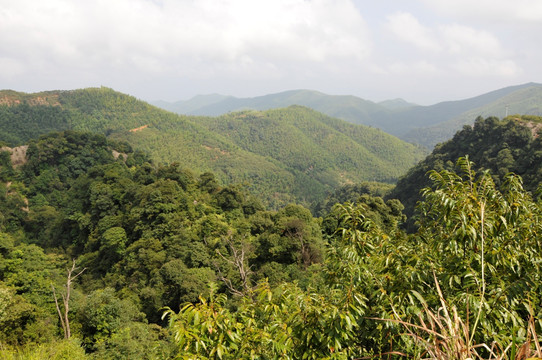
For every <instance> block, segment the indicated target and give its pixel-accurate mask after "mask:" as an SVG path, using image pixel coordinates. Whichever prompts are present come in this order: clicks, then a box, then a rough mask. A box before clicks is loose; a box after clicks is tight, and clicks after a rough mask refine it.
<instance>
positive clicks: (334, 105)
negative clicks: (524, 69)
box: [153, 83, 542, 149]
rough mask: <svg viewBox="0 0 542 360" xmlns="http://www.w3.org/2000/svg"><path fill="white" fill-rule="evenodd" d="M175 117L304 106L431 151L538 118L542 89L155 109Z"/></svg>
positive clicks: (291, 98)
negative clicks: (500, 122) (424, 99)
mask: <svg viewBox="0 0 542 360" xmlns="http://www.w3.org/2000/svg"><path fill="white" fill-rule="evenodd" d="M153 104H154V105H156V106H159V107H162V108H164V109H167V110H169V111H173V112H176V113H179V114H190V115H204V116H218V115H221V114H225V113H228V112H234V111H240V110H246V109H254V110H267V109H272V108H281V107H287V106H290V105H302V106H306V107H309V108H312V109H314V110H317V111H319V112H322V113H324V114H327V115H329V116H332V117H336V118H340V119H343V120H346V121H349V122H352V123H355V124H363V125H368V126H372V127H376V128H379V129H381V130H383V131H385V132H387V133H389V134H392V135H395V136H397V137H399V138H400V139H403V140H405V141H408V142H412V143H416V144H420V145H422V146H424V147H426V148H428V149H432V148H433V147H434V146H435V145H436V144H437V143H440V142H443V141H445V140H447V139H449V138H451V137H452V136H453V134H454V133H455V132H456V131H458V130H460V129H461V128H462V126H463V125H467V124H472V123H473V122H474V119H476V117H478V116H482V117H487V116H497V117H504V116H506V115H508V114H521V115H540V114H542V108H541V105H540V104H542V84H537V83H527V84H522V85H517V86H510V87H506V88H502V89H499V90H495V91H491V92H488V93H486V94H482V95H479V96H476V97H472V98H468V99H464V100H455V101H444V102H440V103H438V104H434V105H430V106H422V105H416V104H412V103H408V102H406V101H405V100H402V99H395V100H387V101H383V102H379V103H376V102H372V101H369V100H364V99H361V98H359V97H355V96H350V95H348V96H342V95H341V96H337V95H327V94H324V93H321V92H317V91H312V90H291V91H285V92H281V93H276V94H270V95H264V96H258V97H252V98H236V97H233V96H224V95H218V94H213V95H199V96H196V97H194V98H192V99H190V100H186V101H177V102H164V101H158V102H154V103H153Z"/></svg>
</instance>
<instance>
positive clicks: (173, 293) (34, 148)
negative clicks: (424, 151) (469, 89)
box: [0, 118, 542, 360]
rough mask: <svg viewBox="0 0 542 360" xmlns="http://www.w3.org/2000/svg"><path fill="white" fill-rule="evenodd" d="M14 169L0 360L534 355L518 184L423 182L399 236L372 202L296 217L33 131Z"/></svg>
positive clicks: (0, 158) (87, 136)
mask: <svg viewBox="0 0 542 360" xmlns="http://www.w3.org/2000/svg"><path fill="white" fill-rule="evenodd" d="M526 120H529V119H523V120H520V121H526ZM530 120H538V119H530ZM516 125H518V126H516ZM209 126H210V125H209ZM530 126H531V128H532V129H533V130H535V129H536V127H537V123H534V122H533V123H531V124H530ZM474 127H475V128H477V129H476V130H475V129H471V130H470V131H468V130H467V129H465V130H464V131H466V133H465V134H462V135H459V134H458V135H456V137H458V139H459V140H463V142H464V143H468V142H472V141H473V140H476V139H479V140H480V136H481V134H482V133H483V132H486V133H487V132H491V133H492V134H493V135H494V136H498V135H499V134H500V136H501V138H500V140H501V144H502V141H503V140H506V141H508V142H509V144H510V148H509V150H510V151H511V152H512V153H513V154H512V155H511V157H512V158H513V159H516V158H514V156H515V155H514V154H515V150H514V149H515V148H514V147H513V146H516V145H525V146H527V145H529V143H531V146H530V148H529V149H530V150H531V151H532V152H533V153H538V152H539V153H541V154H542V151H539V150H537V149H538V148H537V147H536V146H535V145H534V143H535V142H537V141H539V140H538V139H537V140H532V134H531V133H530V132H525V131H524V130H525V129H526V127H525V126H523V125H519V124H518V121H517V120H511V121H509V122H506V121H502V122H501V121H499V120H496V119H491V118H490V119H486V120H478V121H477V123H476V125H475V126H474ZM479 130H480V131H479ZM529 131H530V130H529ZM475 133H476V134H478V135H477V136H468V135H469V134H470V135H473V134H475ZM472 144H473V145H472V146H474V147H476V146H481V145H483V141H482V140H480V141H478V142H476V141H474V142H472ZM497 147H498V146H496V145H495V146H494V149H493V148H491V147H489V148H488V150H487V151H486V152H487V154H486V156H487V157H488V158H493V153H494V152H492V151H490V149H493V150H495V151H497ZM500 152H501V151H497V154H499V153H500ZM26 154H27V156H26V162H25V163H24V164H22V165H19V166H16V167H14V166H12V162H11V159H12V157H11V156H10V155H11V150H8V151H0V357H1V358H5V359H29V360H30V359H53V360H61V359H77V360H84V359H131V360H139V359H149V360H150V359H179V358H181V359H183V358H184V359H214V360H217V359H223V360H237V359H292V360H294V359H296V360H297V359H341V360H346V359H361V358H422V357H423V358H431V359H446V358H448V354H450V350H449V349H454V350H453V351H454V354H459V355H458V356H457V357H455V358H458V359H461V358H465V357H469V358H473V359H474V358H480V359H491V358H495V357H498V358H502V359H514V360H526V359H528V358H533V357H535V356H536V357H541V356H542V351H541V350H540V346H539V340H538V339H540V334H542V323H541V321H540V319H541V318H542V301H541V299H540V294H542V282H541V281H540V274H541V272H542V258H541V254H542V251H541V249H542V242H541V240H540V234H541V233H542V203H541V202H540V200H539V199H536V198H533V197H532V195H531V194H530V193H529V192H527V191H525V190H524V189H523V187H522V183H521V179H520V178H519V177H517V176H513V175H509V176H507V177H506V178H505V179H504V181H501V178H500V177H498V176H495V177H492V176H491V173H485V172H476V171H475V170H474V166H473V164H472V163H470V162H469V161H468V160H467V159H465V158H460V159H459V160H458V161H457V163H456V169H457V171H446V170H443V171H441V172H435V171H433V172H431V173H430V179H431V183H432V188H431V189H430V190H427V191H426V192H425V193H424V198H423V203H422V205H421V207H420V209H421V212H420V217H419V224H420V226H419V228H418V229H417V230H416V232H415V233H413V234H406V233H404V232H403V231H402V230H401V229H400V228H399V224H400V222H401V221H402V220H403V216H402V213H401V206H400V204H399V203H398V202H397V201H396V200H390V201H388V202H386V203H385V202H384V201H383V200H382V199H381V198H380V197H372V196H369V195H368V194H367V192H372V191H373V190H371V187H373V186H375V184H365V185H362V186H354V187H352V188H350V189H346V188H345V191H344V192H338V193H336V194H335V196H336V198H337V199H341V198H344V197H345V196H346V197H348V196H350V195H349V194H350V193H361V196H360V197H359V199H358V200H356V202H355V203H345V204H337V205H335V206H333V207H331V208H330V209H329V211H324V215H323V218H314V217H313V216H312V215H311V213H310V212H309V210H308V209H306V208H304V207H303V206H300V205H295V204H290V205H287V206H285V207H284V208H282V209H280V210H278V211H266V210H264V209H263V207H262V205H261V204H260V202H259V201H258V199H257V198H255V197H254V196H251V195H250V194H248V193H246V192H244V191H243V188H242V187H240V186H238V185H235V184H233V185H228V186H224V185H222V184H220V183H219V182H217V181H216V179H215V177H214V175H213V174H212V173H197V172H193V171H191V170H189V169H183V168H180V167H179V166H178V165H175V164H171V165H166V166H163V165H157V164H153V163H152V162H149V159H148V158H147V157H146V156H145V155H144V154H143V153H142V152H139V151H134V150H133V149H132V148H131V146H130V145H129V144H127V143H122V142H115V141H112V140H111V139H108V138H106V137H105V136H104V135H102V134H92V133H82V132H75V131H72V130H70V131H64V132H59V133H51V134H49V135H45V136H42V137H40V138H39V139H35V140H31V141H29V143H28V148H27V152H26ZM501 155H503V156H501V157H502V158H503V159H505V158H508V157H509V156H508V155H507V154H506V151H505V153H504V154H501ZM523 155H527V154H519V153H518V156H520V157H521V156H523ZM520 157H518V158H517V159H516V160H519V159H520ZM494 161H495V164H496V165H497V164H498V163H499V161H500V160H497V159H494ZM505 163H510V161H508V162H504V163H503V164H505ZM524 165H528V162H526V163H525V164H524ZM446 166H448V164H446ZM502 171H503V172H504V171H505V169H502ZM526 174H529V172H527V173H526ZM494 178H495V179H498V180H499V181H500V183H499V184H501V186H499V185H498V184H496V183H495V181H494ZM378 191H382V194H384V193H385V192H386V191H387V190H386V189H385V188H379V190H378ZM455 358H453V357H452V359H455Z"/></svg>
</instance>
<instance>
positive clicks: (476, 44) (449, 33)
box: [439, 24, 504, 57]
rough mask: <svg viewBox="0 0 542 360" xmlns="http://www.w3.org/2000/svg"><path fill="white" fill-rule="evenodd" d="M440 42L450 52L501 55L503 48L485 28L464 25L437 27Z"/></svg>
mask: <svg viewBox="0 0 542 360" xmlns="http://www.w3.org/2000/svg"><path fill="white" fill-rule="evenodd" d="M439 32H440V36H441V38H442V42H443V43H445V44H446V49H447V51H449V52H450V53H451V54H457V55H465V54H471V55H472V54H480V55H483V56H493V57H495V56H496V57H501V56H503V53H504V52H503V49H502V46H501V44H500V42H499V40H498V39H497V38H496V37H495V36H494V35H492V34H491V33H489V32H488V31H485V30H478V29H474V28H472V27H468V26H464V25H457V24H453V25H444V26H441V27H440V29H439Z"/></svg>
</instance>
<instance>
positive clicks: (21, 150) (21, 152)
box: [0, 145, 28, 167]
mask: <svg viewBox="0 0 542 360" xmlns="http://www.w3.org/2000/svg"><path fill="white" fill-rule="evenodd" d="M27 150H28V145H23V146H17V147H14V148H10V147H7V146H3V147H0V151H9V153H10V154H11V164H12V165H13V166H14V167H16V166H21V165H24V164H25V163H26V151H27Z"/></svg>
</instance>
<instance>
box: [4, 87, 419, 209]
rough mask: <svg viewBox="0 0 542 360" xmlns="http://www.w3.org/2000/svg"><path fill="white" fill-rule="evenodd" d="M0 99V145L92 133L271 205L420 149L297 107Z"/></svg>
mask: <svg viewBox="0 0 542 360" xmlns="http://www.w3.org/2000/svg"><path fill="white" fill-rule="evenodd" d="M0 103H1V104H4V105H0V112H1V113H0V129H1V130H2V131H1V132H0V141H4V142H5V143H6V145H9V146H15V145H19V144H23V143H25V142H26V141H27V140H29V139H31V138H35V137H36V136H38V135H39V134H43V133H47V132H48V131H51V130H65V129H72V130H83V131H93V132H99V133H102V134H105V135H107V136H108V137H109V138H111V139H116V140H122V141H126V142H128V143H130V144H132V145H134V146H135V147H136V148H137V149H139V150H142V151H146V152H148V154H149V155H150V156H151V158H152V159H153V160H155V161H157V162H162V163H177V164H179V165H180V166H181V167H184V168H191V169H193V170H194V171H197V172H205V171H212V172H213V173H215V174H216V176H217V178H218V179H219V180H220V181H223V182H225V183H240V184H246V186H247V187H248V188H249V189H250V190H252V191H254V192H255V193H258V194H260V195H261V196H262V198H263V199H264V201H265V202H266V203H267V205H269V206H271V207H272V208H278V207H280V206H282V205H284V204H287V203H289V202H292V201H296V200H297V201H301V202H303V203H304V204H310V203H312V202H316V201H320V200H322V199H323V198H324V197H325V195H326V194H327V193H328V192H329V191H332V190H333V189H335V188H336V187H338V186H339V185H342V184H347V183H356V182H360V181H365V180H370V181H384V182H393V181H395V180H396V179H397V178H398V177H399V176H401V175H402V174H404V173H405V172H406V170H407V169H408V168H409V167H410V166H412V165H414V164H415V163H416V161H418V160H419V159H421V158H422V157H423V155H424V151H423V150H422V149H421V148H418V147H416V146H413V145H411V144H407V143H405V142H403V141H400V140H398V139H397V138H394V137H392V136H389V135H388V134H386V133H384V132H382V131H380V130H377V129H372V128H369V127H365V126H359V125H352V124H349V123H347V122H344V121H341V120H337V119H332V118H330V117H328V116H324V115H322V114H320V113H317V112H315V111H313V110H309V109H307V108H302V107H291V108H287V109H281V110H274V111H269V112H263V113H260V112H242V113H234V114H229V115H225V116H222V117H218V118H205V117H195V116H181V115H176V114H173V113H170V112H167V111H164V110H161V109H158V108H155V107H153V106H151V105H149V104H147V103H145V102H142V101H139V100H137V99H135V98H133V97H131V96H127V95H124V94H121V93H118V92H115V91H113V90H111V89H107V88H99V89H83V90H75V91H54V92H44V93H38V94H21V93H15V92H10V91H5V92H0ZM264 130H265V131H264Z"/></svg>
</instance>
